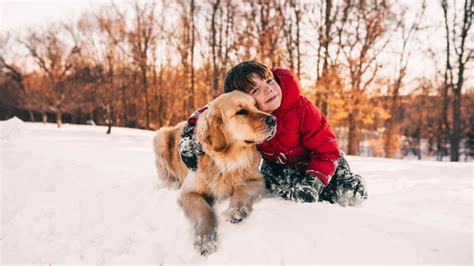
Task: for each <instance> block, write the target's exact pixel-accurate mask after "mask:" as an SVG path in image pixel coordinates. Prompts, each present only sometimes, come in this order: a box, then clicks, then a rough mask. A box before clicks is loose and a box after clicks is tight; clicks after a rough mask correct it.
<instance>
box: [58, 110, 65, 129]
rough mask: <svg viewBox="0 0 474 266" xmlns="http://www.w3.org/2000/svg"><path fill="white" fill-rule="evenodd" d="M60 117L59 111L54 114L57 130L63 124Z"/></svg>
mask: <svg viewBox="0 0 474 266" xmlns="http://www.w3.org/2000/svg"><path fill="white" fill-rule="evenodd" d="M62 116H63V115H62V113H61V111H57V112H56V125H58V128H61V125H62V124H63V120H62Z"/></svg>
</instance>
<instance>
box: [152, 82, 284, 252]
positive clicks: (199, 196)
mask: <svg viewBox="0 0 474 266" xmlns="http://www.w3.org/2000/svg"><path fill="white" fill-rule="evenodd" d="M269 120H270V122H269ZM272 121H273V122H274V121H275V120H274V117H272V116H271V115H269V114H267V113H264V112H261V111H259V110H258V109H257V108H256V106H255V100H254V99H253V98H252V97H251V96H250V95H248V94H246V93H243V92H240V91H233V92H230V93H226V94H223V95H221V96H219V97H218V98H216V99H215V100H214V101H212V102H211V103H210V106H209V109H207V110H206V111H205V112H204V113H203V114H201V116H200V118H199V119H198V122H197V124H196V128H195V134H196V139H197V141H199V142H200V143H201V145H202V146H203V150H204V152H205V154H204V155H203V156H200V157H199V158H198V169H197V171H195V172H193V171H189V170H188V169H187V168H186V166H185V165H184V163H183V162H182V161H181V158H180V156H179V151H178V144H179V139H180V136H181V133H182V131H183V127H184V126H185V124H186V123H185V122H182V123H180V124H178V125H177V126H175V127H172V128H162V129H160V130H158V132H157V134H156V136H155V138H154V150H155V156H156V167H157V171H158V175H159V176H160V177H161V178H162V180H163V181H164V183H165V184H168V185H177V186H178V187H181V196H180V199H179V201H178V202H179V204H180V206H181V207H182V208H183V210H184V212H185V214H186V216H187V217H188V219H190V220H191V222H192V224H193V225H194V229H195V242H194V244H195V246H196V248H197V249H198V250H199V251H200V252H201V254H202V255H206V254H209V253H211V252H213V251H214V250H215V248H216V244H217V242H216V229H217V219H216V216H215V213H214V211H213V209H212V204H213V202H214V200H216V199H217V200H219V199H224V198H227V197H231V200H230V205H229V208H228V209H227V210H226V211H225V212H224V214H225V216H226V219H227V221H230V222H232V223H236V222H240V221H241V220H242V219H243V218H245V217H246V216H247V215H248V214H249V213H250V211H251V206H252V201H253V200H254V199H255V198H256V197H257V196H259V195H260V194H261V193H262V192H263V188H264V185H263V178H262V176H261V174H260V172H259V169H258V168H259V163H260V154H259V153H258V151H257V149H256V144H257V143H261V142H263V141H265V140H266V139H268V138H270V137H271V136H272V135H273V134H274V132H275V130H276V127H275V124H274V123H272Z"/></svg>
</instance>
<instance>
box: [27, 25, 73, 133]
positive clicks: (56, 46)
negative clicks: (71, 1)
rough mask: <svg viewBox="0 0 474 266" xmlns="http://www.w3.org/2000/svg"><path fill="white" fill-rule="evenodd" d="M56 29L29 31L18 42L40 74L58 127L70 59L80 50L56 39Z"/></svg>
mask: <svg viewBox="0 0 474 266" xmlns="http://www.w3.org/2000/svg"><path fill="white" fill-rule="evenodd" d="M61 29H64V28H63V27H59V26H57V25H56V26H50V28H49V29H48V30H47V31H44V32H34V31H32V30H30V32H29V34H28V36H27V37H26V38H25V39H24V40H20V41H21V42H22V43H23V44H24V46H25V47H26V48H27V49H28V51H29V53H30V55H31V56H32V57H33V59H34V60H35V62H36V64H37V65H38V67H39V68H40V70H41V71H42V72H43V76H44V78H45V81H46V84H47V88H45V89H46V90H47V95H48V98H47V99H48V105H49V108H50V109H51V110H52V111H54V112H55V113H56V123H57V125H58V127H61V124H62V112H63V109H64V102H65V97H66V95H65V86H64V81H65V80H66V78H67V75H68V74H69V73H70V70H71V68H72V66H73V64H72V62H73V57H74V55H76V54H78V53H79V51H80V49H79V47H78V46H76V44H74V43H72V44H68V41H66V40H64V39H61V38H60V30H61Z"/></svg>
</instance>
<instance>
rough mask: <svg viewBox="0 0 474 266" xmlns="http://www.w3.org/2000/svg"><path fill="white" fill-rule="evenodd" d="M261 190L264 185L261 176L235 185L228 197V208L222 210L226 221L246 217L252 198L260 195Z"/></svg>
mask: <svg viewBox="0 0 474 266" xmlns="http://www.w3.org/2000/svg"><path fill="white" fill-rule="evenodd" d="M263 191H264V186H263V180H262V179H261V178H258V179H254V180H250V181H247V182H246V183H245V184H243V185H239V186H236V187H235V188H234V193H233V194H232V197H231V199H230V204H229V208H227V210H226V211H225V212H224V215H225V216H226V221H228V222H231V223H238V222H240V221H242V220H243V219H244V218H245V217H247V216H248V215H249V214H250V212H251V211H252V202H253V200H254V199H255V198H256V197H258V196H260V195H261V194H262V193H263Z"/></svg>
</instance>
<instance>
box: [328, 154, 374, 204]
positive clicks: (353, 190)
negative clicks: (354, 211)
mask: <svg viewBox="0 0 474 266" xmlns="http://www.w3.org/2000/svg"><path fill="white" fill-rule="evenodd" d="M366 199H367V188H366V184H365V181H364V179H363V178H362V177H361V176H360V175H354V174H353V173H352V172H351V170H350V168H349V164H348V163H347V161H346V159H345V158H344V156H343V155H342V154H341V158H340V159H339V163H338V165H337V168H336V172H335V173H334V175H333V176H332V178H331V181H330V182H329V184H328V185H327V186H326V187H325V188H323V190H322V191H321V194H320V197H319V201H329V202H331V203H338V204H339V205H341V206H357V205H360V204H361V203H362V202H363V201H364V200H366Z"/></svg>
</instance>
